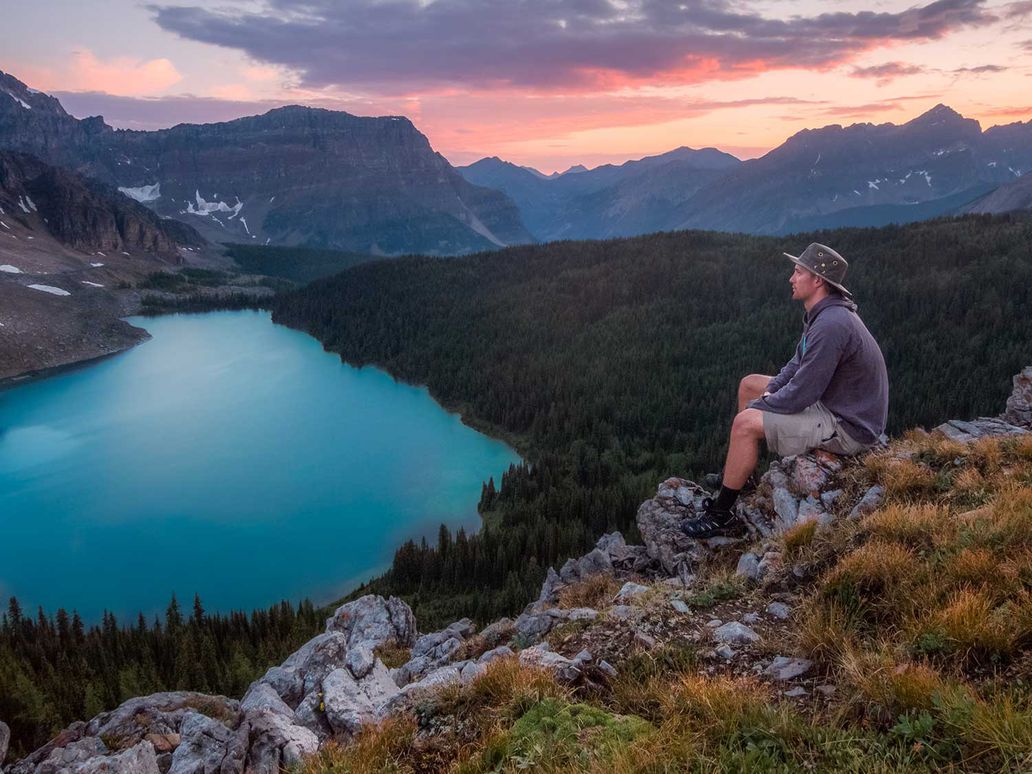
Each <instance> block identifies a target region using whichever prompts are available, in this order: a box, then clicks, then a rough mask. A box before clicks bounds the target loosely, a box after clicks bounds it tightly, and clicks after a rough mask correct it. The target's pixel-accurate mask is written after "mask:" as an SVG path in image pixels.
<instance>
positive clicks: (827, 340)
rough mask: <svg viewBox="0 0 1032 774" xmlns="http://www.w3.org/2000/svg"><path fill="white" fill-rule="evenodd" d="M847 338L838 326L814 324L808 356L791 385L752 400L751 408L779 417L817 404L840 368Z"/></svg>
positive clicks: (807, 341) (809, 338)
mask: <svg viewBox="0 0 1032 774" xmlns="http://www.w3.org/2000/svg"><path fill="white" fill-rule="evenodd" d="M846 335H848V334H847V332H846V331H845V330H843V329H841V328H839V327H838V326H832V325H814V326H813V327H812V328H810V331H809V332H808V333H807V336H806V354H804V355H803V356H802V358H801V359H800V362H799V367H798V368H797V369H796V370H795V373H794V374H793V375H792V377H791V378H790V379H789V381H788V383H787V384H785V385H784V386H782V387H780V388H779V389H778V390H769V392H770V393H771V394H770V395H768V396H766V397H764V398H758V399H757V400H754V401H750V403H749V407H750V408H757V409H760V410H761V411H773V412H774V413H775V414H798V413H799V412H800V411H802V410H803V409H805V408H806V407H807V406H811V405H813V404H814V403H816V402H817V401H818V400H820V398H821V396H822V395H823V394H824V391H825V389H827V387H828V383H829V382H830V381H831V377H832V376H833V375H834V374H835V369H836V368H838V363H839V358H840V357H841V356H842V352H843V350H844V349H845V336H846ZM778 376H780V374H778ZM768 389H769V388H768Z"/></svg>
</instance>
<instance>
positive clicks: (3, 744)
mask: <svg viewBox="0 0 1032 774" xmlns="http://www.w3.org/2000/svg"><path fill="white" fill-rule="evenodd" d="M10 742H11V729H10V728H8V727H7V724H6V723H4V722H3V721H2V720H0V766H3V765H4V758H6V757H7V745H8V744H10Z"/></svg>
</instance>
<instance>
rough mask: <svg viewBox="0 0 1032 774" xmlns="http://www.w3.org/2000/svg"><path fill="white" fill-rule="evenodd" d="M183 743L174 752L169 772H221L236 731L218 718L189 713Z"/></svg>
mask: <svg viewBox="0 0 1032 774" xmlns="http://www.w3.org/2000/svg"><path fill="white" fill-rule="evenodd" d="M179 734H180V740H181V741H180V743H179V746H178V747H176V749H175V752H173V753H172V766H171V768H169V770H168V774H222V772H223V768H222V764H223V762H224V761H225V759H226V753H227V752H228V751H229V746H230V743H231V742H232V741H233V736H234V735H233V732H232V731H231V730H230V729H229V728H227V727H226V726H225V725H223V724H222V723H219V722H218V721H217V720H213V719H212V718H209V717H207V716H206V715H201V714H200V713H198V712H191V713H188V714H187V716H186V717H185V718H184V719H183V723H182V726H181V727H180V731H179Z"/></svg>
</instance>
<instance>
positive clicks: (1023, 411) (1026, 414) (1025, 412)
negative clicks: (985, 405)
mask: <svg viewBox="0 0 1032 774" xmlns="http://www.w3.org/2000/svg"><path fill="white" fill-rule="evenodd" d="M1000 418H1001V419H1002V420H1003V421H1004V422H1007V423H1009V424H1011V425H1015V426H1017V427H1028V428H1032V366H1026V367H1025V368H1024V369H1022V371H1021V373H1019V374H1015V376H1014V390H1013V391H1012V392H1011V394H1010V397H1008V398H1007V408H1006V410H1005V411H1004V412H1003V414H1002V416H1001V417H1000Z"/></svg>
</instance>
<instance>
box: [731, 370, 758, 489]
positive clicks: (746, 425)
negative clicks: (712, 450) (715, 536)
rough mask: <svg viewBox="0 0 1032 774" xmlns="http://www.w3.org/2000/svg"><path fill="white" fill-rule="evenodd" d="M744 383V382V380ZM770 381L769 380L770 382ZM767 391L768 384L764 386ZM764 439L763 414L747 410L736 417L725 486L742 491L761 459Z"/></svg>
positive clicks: (732, 426) (754, 410) (732, 431)
mask: <svg viewBox="0 0 1032 774" xmlns="http://www.w3.org/2000/svg"><path fill="white" fill-rule="evenodd" d="M743 381H744V380H743ZM768 381H769V380H768ZM763 386H764V389H766V386H767V383H766V382H764V384H763ZM762 439H763V412H762V411H760V410H759V409H752V408H747V409H745V410H743V411H739V412H738V414H737V415H735V421H734V422H733V423H732V424H731V441H730V444H729V446H728V449H727V460H726V461H725V462H724V481H723V485H724V486H725V487H727V488H728V489H741V488H742V487H743V486H745V482H746V481H747V480H748V479H749V474H750V473H752V472H753V471H754V470H755V469H756V463H757V462H759V459H760V441H761V440H762Z"/></svg>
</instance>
